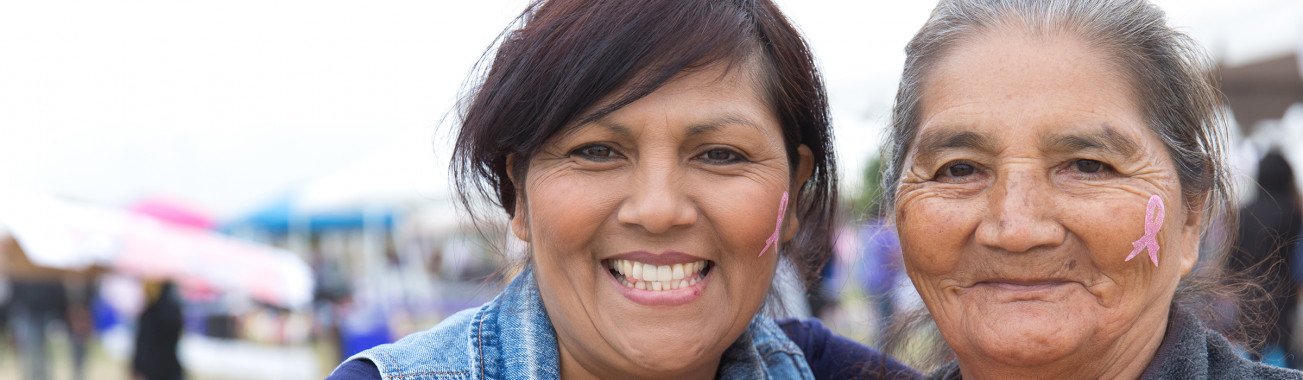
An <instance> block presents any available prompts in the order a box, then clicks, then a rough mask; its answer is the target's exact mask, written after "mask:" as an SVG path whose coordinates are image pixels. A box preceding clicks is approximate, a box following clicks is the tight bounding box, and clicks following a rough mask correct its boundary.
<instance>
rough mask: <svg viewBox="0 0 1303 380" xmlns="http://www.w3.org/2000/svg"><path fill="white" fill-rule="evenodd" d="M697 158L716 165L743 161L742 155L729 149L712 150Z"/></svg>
mask: <svg viewBox="0 0 1303 380" xmlns="http://www.w3.org/2000/svg"><path fill="white" fill-rule="evenodd" d="M697 157H698V158H699V159H701V160H705V161H706V162H708V163H711V164H716V165H727V164H732V163H737V162H741V161H743V158H742V156H741V155H739V154H738V153H737V152H734V151H731V150H728V149H711V150H708V151H706V152H705V153H702V154H701V155H700V156H697Z"/></svg>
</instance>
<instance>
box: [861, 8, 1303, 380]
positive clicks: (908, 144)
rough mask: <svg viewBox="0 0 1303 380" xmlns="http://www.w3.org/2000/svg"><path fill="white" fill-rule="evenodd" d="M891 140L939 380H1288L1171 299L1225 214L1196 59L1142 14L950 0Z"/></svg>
mask: <svg viewBox="0 0 1303 380" xmlns="http://www.w3.org/2000/svg"><path fill="white" fill-rule="evenodd" d="M906 51H907V56H908V58H907V62H906V67H905V72H904V77H903V79H902V81H901V85H900V90H899V92H898V95H897V100H896V101H897V103H896V107H895V113H894V118H893V124H892V128H893V129H892V132H891V143H892V144H893V148H894V152H895V153H894V155H893V156H892V158H893V160H892V162H891V165H890V168H889V169H888V170H887V173H886V178H885V180H884V181H885V182H886V183H887V185H888V186H889V187H888V189H891V190H892V191H889V192H888V193H890V194H891V195H892V196H893V198H892V199H890V202H889V203H888V204H891V205H893V206H894V208H895V209H894V210H895V211H894V217H895V221H896V224H897V228H898V230H899V234H900V242H901V248H902V251H903V253H904V259H905V266H906V270H907V273H908V274H909V276H910V278H911V280H912V281H913V283H914V286H915V287H916V288H917V289H918V292H919V294H920V295H921V296H922V298H923V301H924V303H925V304H926V306H927V309H928V311H929V312H930V313H931V315H932V317H933V318H934V319H935V321H936V325H937V327H938V329H939V330H940V332H941V334H942V336H943V338H944V339H945V341H946V343H947V344H948V345H949V346H950V348H952V349H953V350H954V354H955V357H956V359H957V360H955V361H954V362H952V363H951V364H949V365H947V366H945V367H943V368H941V369H940V370H939V372H937V373H934V374H933V375H932V377H934V378H944V379H953V378H961V377H962V378H973V379H989V378H995V379H1012V378H1019V379H1023V378H1053V379H1087V378H1088V379H1135V378H1169V379H1202V378H1214V379H1244V378H1273V379H1275V378H1281V379H1283V378H1300V376H1303V374H1301V373H1299V372H1295V371H1290V370H1285V369H1277V368H1273V367H1268V366H1266V365H1262V364H1259V363H1254V362H1250V361H1247V360H1245V359H1242V358H1241V357H1240V356H1239V355H1237V353H1236V350H1235V348H1234V347H1233V346H1232V345H1231V344H1230V343H1229V342H1228V341H1227V339H1226V338H1224V337H1222V336H1221V335H1219V334H1217V333H1216V332H1213V331H1211V330H1209V329H1208V328H1207V327H1205V326H1204V325H1202V324H1201V322H1200V321H1199V320H1198V319H1197V318H1195V317H1193V314H1194V313H1193V310H1191V309H1190V308H1189V307H1188V306H1183V305H1182V304H1181V303H1180V302H1174V299H1177V298H1178V297H1176V296H1177V295H1178V293H1179V292H1178V288H1180V287H1181V285H1182V283H1183V281H1184V279H1186V278H1187V275H1189V274H1190V272H1191V269H1192V268H1194V266H1195V263H1196V261H1197V260H1198V259H1199V251H1200V245H1201V241H1202V235H1203V232H1204V230H1205V227H1206V226H1207V225H1208V222H1209V219H1210V216H1211V215H1214V213H1215V212H1217V211H1222V210H1224V209H1225V207H1226V206H1227V202H1228V201H1227V198H1226V186H1227V185H1226V172H1225V171H1224V169H1223V165H1222V156H1221V147H1222V145H1223V138H1224V132H1223V128H1224V127H1223V124H1222V123H1221V119H1220V115H1219V114H1218V110H1219V108H1218V107H1219V102H1218V94H1217V91H1216V89H1215V88H1214V84H1213V83H1212V82H1211V80H1210V79H1209V71H1208V70H1209V66H1208V64H1207V59H1206V58H1205V57H1204V56H1203V55H1202V54H1201V53H1200V52H1199V51H1198V49H1197V48H1196V47H1195V45H1194V43H1193V42H1192V41H1191V40H1190V39H1189V38H1188V37H1186V36H1184V35H1182V34H1180V33H1178V32H1175V31H1173V30H1172V29H1171V28H1169V27H1167V26H1166V25H1165V21H1164V16H1163V13H1162V11H1160V10H1159V9H1157V8H1156V7H1154V6H1152V5H1150V4H1148V3H1146V2H1145V1H1143V0H1102V1H1101V0H1080V1H1078V0H1037V1H1031V0H1025V1H1024V0H943V1H942V2H941V3H940V4H939V5H938V6H937V7H936V9H935V10H934V11H933V13H932V16H931V18H930V19H929V20H928V21H927V23H926V25H924V26H923V28H922V29H921V30H920V31H919V32H918V34H917V35H915V37H914V39H913V40H912V41H911V42H910V44H909V46H908V47H907V49H906Z"/></svg>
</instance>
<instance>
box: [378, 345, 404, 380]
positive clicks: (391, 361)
mask: <svg viewBox="0 0 1303 380" xmlns="http://www.w3.org/2000/svg"><path fill="white" fill-rule="evenodd" d="M380 353H381V354H384V355H385V359H387V360H388V361H389V367H390V368H392V369H393V370H395V371H398V374H396V375H394V376H389V378H391V379H393V378H403V377H404V376H403V368H402V366H399V365H398V361H397V360H394V357H393V356H390V355H389V352H387V351H380Z"/></svg>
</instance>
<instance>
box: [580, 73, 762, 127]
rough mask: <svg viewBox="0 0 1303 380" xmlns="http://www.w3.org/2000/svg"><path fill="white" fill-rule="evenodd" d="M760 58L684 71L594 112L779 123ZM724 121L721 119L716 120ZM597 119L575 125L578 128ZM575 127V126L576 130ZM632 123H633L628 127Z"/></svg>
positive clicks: (623, 117)
mask: <svg viewBox="0 0 1303 380" xmlns="http://www.w3.org/2000/svg"><path fill="white" fill-rule="evenodd" d="M758 71H759V70H758V69H757V68H756V65H755V64H751V63H738V64H732V63H723V62H719V63H713V64H710V65H707V66H704V67H701V68H699V69H694V70H688V71H683V72H680V73H678V74H677V75H675V76H674V77H673V78H671V79H669V80H668V81H666V82H665V83H664V84H662V85H661V86H660V87H658V88H657V89H656V90H655V91H652V92H651V93H649V94H647V95H645V96H643V97H641V98H638V99H636V100H634V101H633V102H631V103H629V104H626V105H624V106H622V107H620V108H616V109H614V110H609V113H605V114H601V115H600V117H596V118H594V117H593V116H598V115H593V114H589V115H586V116H585V117H582V118H580V119H581V120H586V119H593V120H592V122H594V123H596V124H607V125H610V124H620V125H648V124H649V123H651V124H655V121H657V120H662V121H665V122H668V123H670V124H685V123H686V124H693V125H694V126H697V125H696V124H702V123H705V122H704V121H703V120H706V119H709V120H711V121H714V122H710V123H705V124H702V125H701V126H709V125H715V124H744V125H745V124H753V125H759V124H773V125H772V126H771V127H773V128H779V127H778V126H777V120H776V111H775V110H774V109H773V107H772V106H771V105H770V102H768V101H767V96H766V92H765V91H764V87H763V86H762V85H761V84H760V83H761V81H760V80H758V78H759V77H758V76H759V75H762V74H761V73H759V72H758ZM623 96H625V94H624V91H617V92H616V93H614V94H610V95H608V96H607V97H606V98H604V99H603V100H602V101H600V102H599V103H598V104H597V106H595V107H593V110H591V111H590V113H591V112H601V111H602V110H603V109H605V108H607V107H608V106H609V105H610V104H613V103H614V102H617V101H619V100H620V99H621V98H622V97H623ZM716 122H718V123H716ZM591 124H592V123H583V124H578V125H575V127H574V129H581V128H582V127H583V126H586V125H591ZM574 129H572V131H573V130H574ZM626 129H627V128H626Z"/></svg>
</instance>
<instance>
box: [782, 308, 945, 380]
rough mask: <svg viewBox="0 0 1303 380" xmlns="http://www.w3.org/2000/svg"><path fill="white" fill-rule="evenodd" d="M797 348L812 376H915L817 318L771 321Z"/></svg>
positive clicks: (910, 370)
mask: <svg viewBox="0 0 1303 380" xmlns="http://www.w3.org/2000/svg"><path fill="white" fill-rule="evenodd" d="M775 322H776V323H777V324H778V327H779V328H781V329H782V330H783V333H785V334H786V335H787V338H788V339H791V340H792V342H793V343H795V344H796V345H797V347H800V349H801V351H802V352H803V353H804V354H805V360H806V362H807V363H808V364H809V365H810V370H811V372H813V373H814V377H815V378H816V379H875V378H877V379H917V378H922V375H920V374H919V373H918V372H917V371H914V370H913V369H911V368H909V367H907V366H905V365H904V364H901V363H900V362H898V361H896V360H895V359H892V358H891V357H888V356H887V355H885V354H883V353H882V352H880V351H878V350H876V349H873V348H871V347H868V346H865V345H863V344H860V343H859V342H856V341H854V340H850V339H847V338H845V337H842V336H840V335H837V334H834V333H833V332H832V331H830V330H828V328H827V327H824V325H823V323H821V322H819V320H817V319H780V320H777V321H775Z"/></svg>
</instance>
